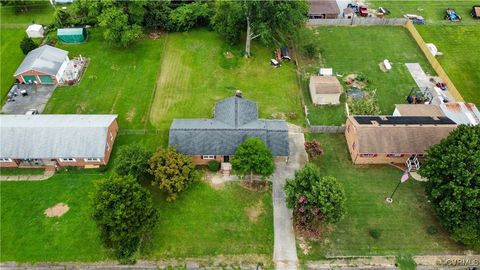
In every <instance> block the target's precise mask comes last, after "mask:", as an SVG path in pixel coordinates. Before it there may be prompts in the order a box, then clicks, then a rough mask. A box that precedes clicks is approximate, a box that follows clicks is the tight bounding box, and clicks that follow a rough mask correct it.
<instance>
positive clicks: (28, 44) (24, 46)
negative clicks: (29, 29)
mask: <svg viewBox="0 0 480 270" xmlns="http://www.w3.org/2000/svg"><path fill="white" fill-rule="evenodd" d="M36 48H38V45H37V43H35V41H33V39H32V38H29V37H24V38H23V39H22V41H20V49H21V50H22V52H23V54H25V55H26V54H28V53H29V52H30V51H32V50H34V49H36Z"/></svg>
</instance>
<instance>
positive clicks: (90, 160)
mask: <svg viewBox="0 0 480 270" xmlns="http://www.w3.org/2000/svg"><path fill="white" fill-rule="evenodd" d="M83 160H84V161H85V162H100V161H101V160H100V159H99V158H84V159H83Z"/></svg>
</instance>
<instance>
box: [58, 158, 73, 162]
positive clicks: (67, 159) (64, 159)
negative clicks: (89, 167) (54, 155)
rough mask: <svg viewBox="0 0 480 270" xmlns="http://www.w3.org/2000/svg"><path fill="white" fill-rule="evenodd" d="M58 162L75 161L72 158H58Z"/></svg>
mask: <svg viewBox="0 0 480 270" xmlns="http://www.w3.org/2000/svg"><path fill="white" fill-rule="evenodd" d="M58 160H60V162H77V160H76V159H74V158H59V159H58Z"/></svg>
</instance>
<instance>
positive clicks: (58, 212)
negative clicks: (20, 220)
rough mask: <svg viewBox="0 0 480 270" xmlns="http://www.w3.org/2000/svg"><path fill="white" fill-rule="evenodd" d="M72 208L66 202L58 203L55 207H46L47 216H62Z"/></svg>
mask: <svg viewBox="0 0 480 270" xmlns="http://www.w3.org/2000/svg"><path fill="white" fill-rule="evenodd" d="M68 210H70V207H68V205H66V204H64V203H57V204H56V205H55V206H54V207H50V208H47V209H45V212H43V213H44V214H45V216H47V217H61V216H63V215H64V214H65V213H67V212H68Z"/></svg>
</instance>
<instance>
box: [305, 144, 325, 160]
mask: <svg viewBox="0 0 480 270" xmlns="http://www.w3.org/2000/svg"><path fill="white" fill-rule="evenodd" d="M304 146H305V151H307V154H308V157H309V158H310V159H314V158H316V157H318V156H321V155H323V153H324V151H323V148H322V145H321V144H320V143H319V142H318V141H317V140H313V141H306V142H305V144H304Z"/></svg>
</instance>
